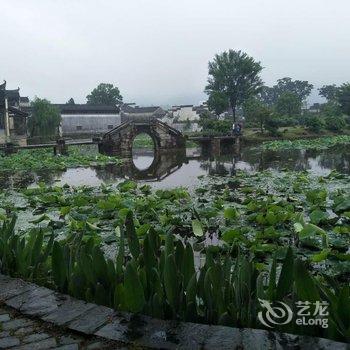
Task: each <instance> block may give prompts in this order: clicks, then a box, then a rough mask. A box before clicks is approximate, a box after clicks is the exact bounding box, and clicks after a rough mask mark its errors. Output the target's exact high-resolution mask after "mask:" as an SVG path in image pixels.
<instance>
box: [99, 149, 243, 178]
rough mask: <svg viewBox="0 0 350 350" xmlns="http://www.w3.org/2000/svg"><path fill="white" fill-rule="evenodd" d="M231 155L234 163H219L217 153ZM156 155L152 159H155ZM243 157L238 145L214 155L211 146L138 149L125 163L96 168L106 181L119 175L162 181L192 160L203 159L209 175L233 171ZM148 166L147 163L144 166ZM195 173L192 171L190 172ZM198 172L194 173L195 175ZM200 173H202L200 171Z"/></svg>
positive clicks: (203, 168)
mask: <svg viewBox="0 0 350 350" xmlns="http://www.w3.org/2000/svg"><path fill="white" fill-rule="evenodd" d="M225 154H226V155H231V156H232V157H230V158H231V161H232V162H231V163H230V164H227V160H226V161H225V162H220V161H219V160H218V156H219V155H220V156H222V155H225ZM152 157H153V159H152ZM237 159H240V153H239V148H238V147H230V148H227V149H225V150H223V151H222V152H221V154H216V155H214V154H213V153H212V152H211V150H210V149H206V148H201V149H193V150H189V151H188V152H187V153H186V149H180V150H179V151H176V152H175V151H171V152H166V151H162V152H158V151H156V150H154V151H151V150H136V151H135V152H133V157H129V158H125V159H123V163H122V164H121V165H118V166H113V165H111V166H107V168H103V169H102V168H101V169H96V174H97V177H98V178H100V179H101V180H103V181H105V182H111V181H113V180H115V179H117V178H127V179H130V180H136V181H145V182H158V181H159V182H160V181H163V180H164V179H165V178H167V177H168V176H170V175H172V174H174V173H176V172H177V171H178V170H180V169H181V168H182V166H183V165H184V164H188V163H189V162H190V161H192V160H196V161H201V160H203V161H204V160H207V162H201V163H200V167H201V168H202V170H204V171H208V172H209V174H217V175H227V174H231V175H232V174H234V171H235V169H234V168H235V165H234V163H235V160H237ZM145 165H146V166H145ZM187 175H188V176H189V175H192V174H187ZM193 175H195V174H193ZM197 175H199V174H197Z"/></svg>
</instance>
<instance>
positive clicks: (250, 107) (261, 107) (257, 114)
mask: <svg viewBox="0 0 350 350" xmlns="http://www.w3.org/2000/svg"><path fill="white" fill-rule="evenodd" d="M243 110H244V116H245V118H246V119H247V121H252V122H256V123H258V124H259V126H260V131H261V132H264V126H265V123H266V122H267V120H268V119H269V118H270V117H271V114H272V113H271V110H270V109H269V108H268V107H267V106H266V105H265V104H264V103H262V102H261V101H260V100H259V99H257V98H256V97H251V98H250V99H248V100H247V101H246V102H245V104H244V108H243Z"/></svg>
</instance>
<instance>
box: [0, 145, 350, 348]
mask: <svg viewBox="0 0 350 350" xmlns="http://www.w3.org/2000/svg"><path fill="white" fill-rule="evenodd" d="M274 148H275V146H274ZM145 157H150V155H147V156H145ZM108 161H109V160H108ZM177 162H178V159H177ZM170 163H171V165H172V166H173V165H174V164H173V163H172V162H170ZM170 163H169V164H170ZM175 163H176V162H175ZM194 164H195V165H196V166H197V169H199V171H197V172H195V173H194V174H193V175H192V174H190V173H189V171H190V168H189V167H190V166H192V167H194ZM120 166H121V164H120ZM100 167H101V164H100ZM186 167H187V168H186ZM83 169H85V168H83ZM86 169H90V171H96V169H94V168H86ZM114 169H115V168H114ZM186 169H187V170H186ZM83 171H85V170H83ZM98 171H100V172H102V171H104V170H103V168H100V169H99V170H98ZM107 171H108V170H106V172H107ZM179 172H180V173H181V172H183V173H182V176H181V177H180V178H179V177H176V176H177V175H176V174H178V173H179ZM133 174H134V173H133ZM349 174H350V171H349V149H348V147H347V146H346V145H340V146H339V145H338V146H336V148H334V147H333V148H328V149H325V150H319V149H317V150H304V149H303V150H294V149H293V150H283V151H281V152H280V151H275V150H261V149H260V150H257V149H256V148H255V149H244V148H243V149H242V150H240V151H239V153H238V155H237V153H234V154H233V153H232V154H230V155H228V156H225V157H221V158H216V159H212V158H205V157H199V158H198V159H195V157H194V156H193V154H192V155H191V156H188V159H187V163H186V161H184V162H183V163H182V166H181V167H180V168H179V169H178V171H175V172H173V173H171V174H170V175H169V176H167V177H165V178H164V179H163V180H162V181H157V180H153V181H150V182H149V183H147V182H146V181H145V180H142V179H141V180H139V181H133V180H131V179H125V175H123V174H122V175H121V174H120V173H118V175H117V176H116V177H115V178H113V177H108V176H106V178H109V180H110V181H105V180H104V181H100V182H99V183H92V184H91V183H90V184H89V183H87V184H86V185H85V186H72V184H71V185H69V184H67V183H65V184H64V183H62V181H61V177H62V175H55V176H57V178H56V180H58V181H61V182H55V180H52V178H51V181H47V182H46V184H45V182H43V181H40V180H42V179H43V178H44V177H43V178H40V177H39V180H38V179H36V180H35V181H33V182H32V183H30V186H23V184H22V186H18V187H17V186H13V182H12V184H11V186H8V188H4V189H3V190H2V191H1V192H0V220H1V221H2V222H3V224H2V229H0V261H1V270H2V272H4V273H8V274H11V275H15V276H21V277H24V278H27V279H29V280H32V281H35V282H36V283H40V284H44V285H47V286H49V287H51V288H56V289H58V290H60V291H63V292H65V293H69V294H71V295H74V296H76V297H78V298H81V299H85V300H89V301H94V302H97V303H100V304H104V305H108V306H112V307H114V308H116V309H118V310H126V311H132V312H141V313H145V314H149V315H151V316H154V317H161V318H172V319H178V320H179V319H180V320H189V321H194V322H206V323H215V324H225V325H229V326H238V327H255V328H263V326H262V324H261V323H259V321H258V319H257V314H258V311H259V310H260V306H259V303H258V298H260V299H268V300H272V301H273V300H276V301H284V302H286V303H287V304H289V305H293V303H294V302H295V301H297V300H305V301H316V300H326V301H327V302H328V303H329V304H330V316H329V322H330V325H329V327H328V328H327V329H323V328H321V327H316V326H315V327H304V328H301V327H296V326H292V325H291V324H290V325H285V326H279V327H277V329H278V330H281V331H288V332H292V333H297V334H310V335H317V336H323V337H327V338H330V339H337V340H341V341H347V340H349V338H350V291H349V281H350V249H349V244H350V175H349ZM187 175H188V176H187ZM191 176H192V178H191ZM129 177H130V176H129ZM174 178H175V179H174ZM188 178H190V180H188ZM181 179H183V180H182V182H181ZM33 183H34V184H33ZM57 183H58V184H59V186H58V185H57ZM174 183H175V184H180V185H182V186H183V187H178V186H174ZM92 185H95V186H92Z"/></svg>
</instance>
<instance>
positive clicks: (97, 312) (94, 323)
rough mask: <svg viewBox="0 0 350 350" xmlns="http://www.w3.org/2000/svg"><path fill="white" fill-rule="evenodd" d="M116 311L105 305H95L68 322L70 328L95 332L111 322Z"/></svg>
mask: <svg viewBox="0 0 350 350" xmlns="http://www.w3.org/2000/svg"><path fill="white" fill-rule="evenodd" d="M113 314H114V311H113V310H112V309H110V308H108V307H105V306H95V307H93V308H92V309H89V310H88V311H87V312H85V313H84V314H83V315H82V316H80V317H78V318H76V319H75V320H74V321H72V322H70V323H69V324H68V327H69V329H72V330H76V331H79V332H83V333H87V334H93V333H95V332H96V331H97V330H98V329H99V328H101V327H102V326H103V325H105V324H106V323H108V322H111V319H112V316H113Z"/></svg>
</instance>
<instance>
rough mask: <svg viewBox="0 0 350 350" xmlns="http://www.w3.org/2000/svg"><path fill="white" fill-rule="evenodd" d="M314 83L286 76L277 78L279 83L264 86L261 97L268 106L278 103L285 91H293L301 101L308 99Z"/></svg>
mask: <svg viewBox="0 0 350 350" xmlns="http://www.w3.org/2000/svg"><path fill="white" fill-rule="evenodd" d="M313 87H314V86H313V85H312V84H310V83H309V82H308V81H306V80H292V78H289V77H285V78H282V79H278V80H277V84H276V85H274V86H272V87H268V86H264V87H263V88H262V89H261V92H260V99H261V100H262V101H263V102H264V103H265V104H266V105H268V106H273V105H276V104H277V101H278V99H279V98H280V97H281V96H282V95H283V94H285V93H292V94H294V95H296V96H298V98H299V100H300V102H301V103H302V102H303V101H305V100H306V98H307V97H308V96H309V95H310V93H311V91H312V89H313Z"/></svg>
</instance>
